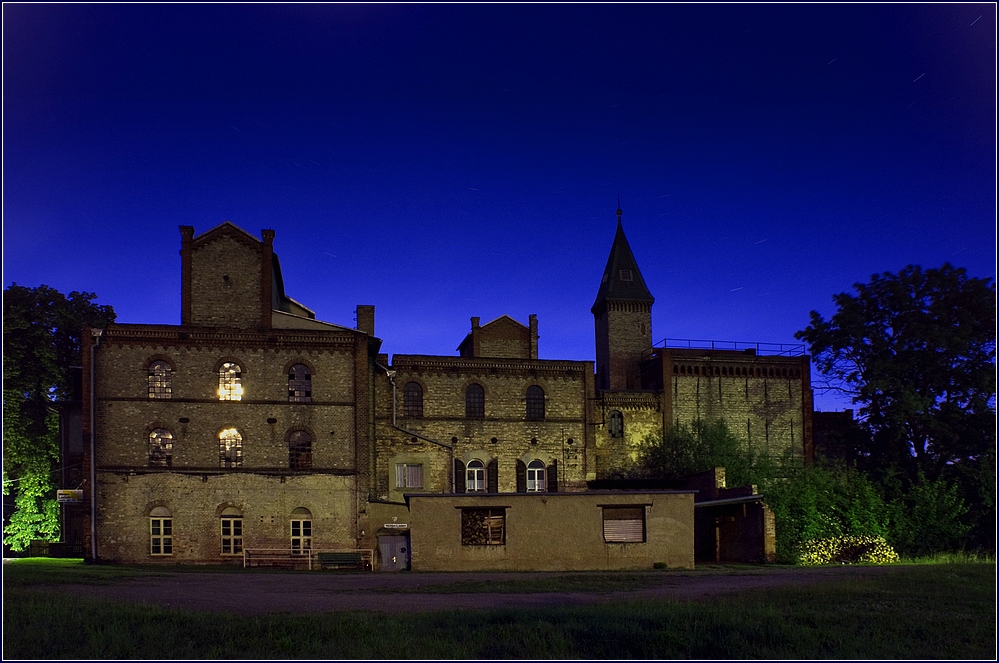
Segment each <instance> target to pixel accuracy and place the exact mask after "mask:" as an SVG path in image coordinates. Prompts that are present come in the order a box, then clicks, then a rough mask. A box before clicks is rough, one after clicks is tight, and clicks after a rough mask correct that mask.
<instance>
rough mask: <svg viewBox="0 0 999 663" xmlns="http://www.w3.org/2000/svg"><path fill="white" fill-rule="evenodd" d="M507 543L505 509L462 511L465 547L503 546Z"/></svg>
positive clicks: (462, 540) (463, 542)
mask: <svg viewBox="0 0 999 663" xmlns="http://www.w3.org/2000/svg"><path fill="white" fill-rule="evenodd" d="M505 543H506V510H505V509H462V510H461V544H462V545H463V546H483V545H484V546H502V545H504V544H505Z"/></svg>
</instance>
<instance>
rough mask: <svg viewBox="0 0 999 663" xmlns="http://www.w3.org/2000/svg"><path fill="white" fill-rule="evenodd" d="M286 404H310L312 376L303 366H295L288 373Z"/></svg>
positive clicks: (306, 367) (307, 368)
mask: <svg viewBox="0 0 999 663" xmlns="http://www.w3.org/2000/svg"><path fill="white" fill-rule="evenodd" d="M288 402H290V403H311V402H312V374H311V373H310V372H309V367H308V366H305V365H304V364H295V365H294V366H292V367H291V369H289V371H288Z"/></svg>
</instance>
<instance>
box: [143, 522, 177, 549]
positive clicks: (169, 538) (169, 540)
mask: <svg viewBox="0 0 999 663" xmlns="http://www.w3.org/2000/svg"><path fill="white" fill-rule="evenodd" d="M149 554H150V555H172V554H173V519H172V518H150V519H149Z"/></svg>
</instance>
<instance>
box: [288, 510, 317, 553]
mask: <svg viewBox="0 0 999 663" xmlns="http://www.w3.org/2000/svg"><path fill="white" fill-rule="evenodd" d="M310 550H312V512H311V511H309V510H308V509H306V508H303V507H299V508H297V509H295V510H294V511H292V512H291V552H293V553H295V554H298V555H302V554H307V553H308V552H309V551H310Z"/></svg>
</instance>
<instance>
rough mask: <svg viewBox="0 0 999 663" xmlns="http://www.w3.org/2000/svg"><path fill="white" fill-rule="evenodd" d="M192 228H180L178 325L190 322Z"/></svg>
mask: <svg viewBox="0 0 999 663" xmlns="http://www.w3.org/2000/svg"><path fill="white" fill-rule="evenodd" d="M193 239H194V226H180V324H182V325H186V324H190V322H191V241H192V240H193Z"/></svg>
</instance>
